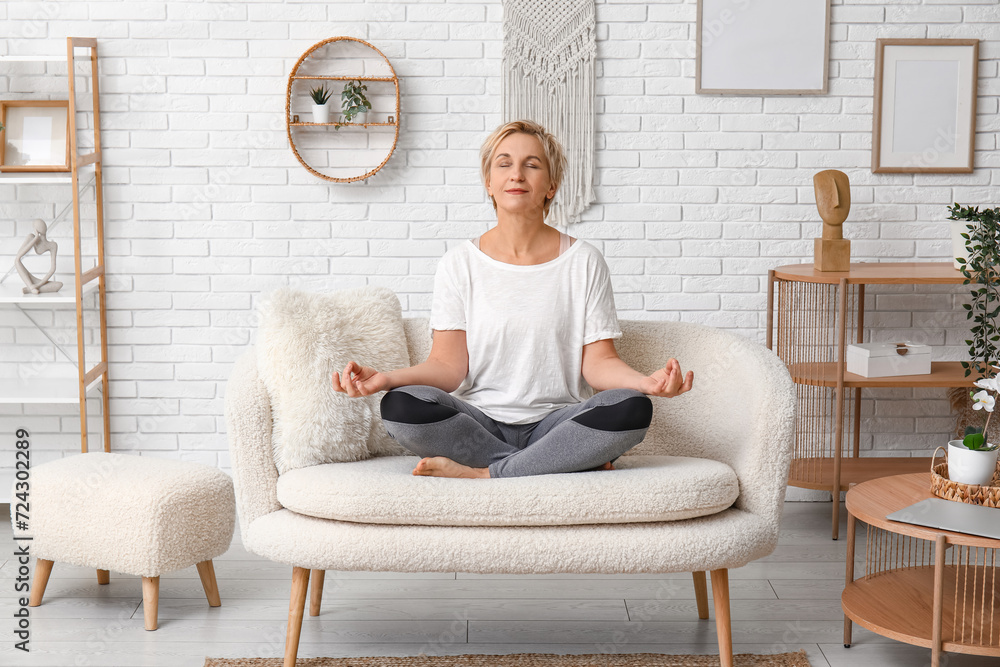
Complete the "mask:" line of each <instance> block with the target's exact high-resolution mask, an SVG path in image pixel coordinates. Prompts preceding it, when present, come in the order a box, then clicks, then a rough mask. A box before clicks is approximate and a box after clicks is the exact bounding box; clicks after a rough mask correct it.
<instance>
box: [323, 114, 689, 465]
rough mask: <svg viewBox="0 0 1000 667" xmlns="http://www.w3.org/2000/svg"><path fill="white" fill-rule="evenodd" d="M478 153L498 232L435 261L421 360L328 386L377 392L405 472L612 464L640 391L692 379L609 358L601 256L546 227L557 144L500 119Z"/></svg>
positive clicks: (652, 392) (638, 412) (613, 331)
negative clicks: (414, 458)
mask: <svg viewBox="0 0 1000 667" xmlns="http://www.w3.org/2000/svg"><path fill="white" fill-rule="evenodd" d="M480 157H481V160H482V176H483V181H484V182H485V185H486V191H487V193H488V194H489V196H490V199H491V201H492V202H493V208H494V209H495V210H496V213H497V224H496V226H495V227H493V228H492V229H490V230H489V231H487V232H486V233H485V234H483V235H482V236H481V237H479V238H478V239H476V240H471V241H468V242H463V243H460V244H459V245H457V246H455V247H454V248H452V249H451V250H449V251H448V252H446V253H445V255H444V257H443V258H442V259H441V261H440V263H439V265H438V268H437V273H436V275H435V277H434V298H433V303H432V306H431V318H430V327H431V330H432V332H433V342H432V347H431V352H430V355H429V356H428V358H427V361H425V362H424V363H422V364H418V365H416V366H412V367H410V368H404V369H401V370H397V371H391V372H386V373H381V372H379V371H377V370H375V369H373V368H370V367H367V366H361V365H358V364H357V363H355V362H353V361H351V362H350V363H348V364H347V366H346V367H345V368H344V371H343V373H334V375H333V386H334V388H335V389H336V390H337V391H340V392H345V393H346V394H347V395H348V396H352V397H354V396H368V395H370V394H373V393H375V392H378V391H382V390H389V391H387V392H386V394H385V396H384V397H383V398H382V402H381V412H382V420H383V422H384V424H385V427H386V430H387V431H388V433H389V435H390V436H392V437H393V438H394V439H395V440H396V441H397V442H399V444H400V445H402V446H403V447H405V448H406V449H407V450H409V451H411V452H413V453H415V454H417V455H418V456H421V457H423V458H421V460H420V462H419V463H418V464H417V466H416V468H415V469H414V470H413V474H414V475H430V476H435V477H469V478H479V477H482V478H486V477H520V476H525V475H539V474H548V473H560V472H575V471H583V470H600V469H606V470H611V469H613V463H614V461H615V460H616V459H617V458H618V457H619V456H621V455H622V454H624V453H625V452H626V451H628V450H629V449H631V448H633V447H635V446H636V445H637V444H639V443H640V442H642V439H643V438H644V437H645V435H646V431H647V429H648V428H649V424H650V421H651V419H652V414H653V405H652V401H650V400H649V398H648V396H668V397H672V396H678V395H680V394H683V393H684V392H686V391H688V390H690V389H691V384H692V382H693V381H694V375H693V373H691V372H690V371H689V372H688V373H687V377H684V376H683V374H682V372H681V368H680V364H678V362H677V360H676V359H670V360H669V361H667V363H666V365H665V367H664V368H662V369H660V370H657V371H656V372H655V373H653V374H652V375H650V376H646V375H643V374H642V373H640V372H638V371H636V370H633V369H632V368H631V367H629V366H628V364H626V363H625V362H624V361H622V360H621V359H620V358H619V357H618V354H617V352H616V351H615V346H614V343H613V339H615V338H619V337H620V336H621V335H622V334H621V331H620V330H619V328H618V317H617V313H616V311H615V302H614V294H613V291H612V287H611V276H610V271H609V270H608V266H607V264H606V263H605V261H604V258H603V257H602V256H601V253H600V252H599V251H598V250H597V248H595V247H594V246H593V245H591V244H590V243H587V242H586V241H582V240H579V239H574V238H572V237H570V236H568V235H566V234H564V233H562V232H560V231H559V230H557V229H555V228H554V227H550V226H548V225H546V224H545V215H546V214H547V213H548V210H549V206H550V205H551V203H552V197H554V196H555V194H556V190H557V189H558V187H559V183H560V180H561V179H562V174H563V170H564V165H565V163H566V158H565V157H564V154H563V150H562V147H561V146H560V145H559V143H558V141H556V139H555V137H553V136H552V135H551V134H549V133H547V132H546V131H545V130H544V129H543V128H542V127H541V126H540V125H538V124H536V123H533V122H530V121H515V122H511V123H507V124H505V125H503V126H501V127H499V128H497V129H496V130H495V131H494V132H493V133H492V134H491V135H490V136H489V137H488V138H487V139H486V142H485V143H484V144H483V146H482V149H481V151H480ZM593 390H596V391H597V392H598V393H594V391H593Z"/></svg>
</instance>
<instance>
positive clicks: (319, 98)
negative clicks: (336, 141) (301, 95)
mask: <svg viewBox="0 0 1000 667" xmlns="http://www.w3.org/2000/svg"><path fill="white" fill-rule="evenodd" d="M330 94H331V93H330V91H329V90H327V89H326V84H320V85H319V86H316V87H315V88H313V89H312V90H310V91H309V97H311V98H312V101H313V108H312V115H313V122H314V123H329V122H330V107H328V106H326V103H327V100H329V99H330Z"/></svg>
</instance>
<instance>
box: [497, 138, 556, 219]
mask: <svg viewBox="0 0 1000 667" xmlns="http://www.w3.org/2000/svg"><path fill="white" fill-rule="evenodd" d="M486 191H487V192H488V193H489V194H490V196H492V197H493V198H494V199H495V200H496V203H497V209H503V210H505V211H508V212H511V213H519V214H532V213H534V212H536V211H537V214H538V216H539V217H542V216H543V215H544V206H545V200H546V199H549V198H551V197H552V196H554V195H555V193H556V188H555V185H553V184H552V181H551V180H550V179H549V163H548V162H547V161H546V159H545V151H544V150H543V149H542V142H540V141H539V140H538V138H537V137H534V136H532V135H530V134H521V133H514V134H511V135H510V136H508V137H507V138H505V139H504V140H503V141H501V142H500V144H499V145H498V146H497V149H496V151H495V152H494V153H493V161H492V162H491V163H490V176H489V179H488V180H487V182H486Z"/></svg>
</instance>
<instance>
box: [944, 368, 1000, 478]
mask: <svg viewBox="0 0 1000 667" xmlns="http://www.w3.org/2000/svg"><path fill="white" fill-rule="evenodd" d="M975 384H976V386H977V387H979V389H980V391H978V392H976V393H973V392H971V391H970V392H969V395H970V396H971V397H972V401H973V406H972V408H973V409H974V410H985V411H986V422H985V423H984V424H983V427H982V428H978V427H975V426H969V427H968V428H966V430H965V437H964V438H963V439H961V440H952V441H950V442H949V443H948V477H949V478H950V479H951V480H952V481H953V482H959V483H960V484H989V483H990V481H991V480H992V479H993V473H994V471H995V470H996V467H997V454H998V451H1000V448H998V447H997V445H995V444H992V443H990V441H989V439H988V438H989V437H990V435H989V428H990V419H991V418H992V417H993V409H994V408H995V407H996V395H997V393H998V392H1000V386H998V384H997V378H996V377H992V378H983V379H981V380H977V381H976V383H975Z"/></svg>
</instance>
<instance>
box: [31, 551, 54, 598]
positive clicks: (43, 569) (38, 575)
mask: <svg viewBox="0 0 1000 667" xmlns="http://www.w3.org/2000/svg"><path fill="white" fill-rule="evenodd" d="M50 574H52V561H50V560H45V559H44V558H36V559H35V578H34V580H33V581H32V582H31V597H30V599H29V600H28V606H29V607H37V606H38V605H40V604H42V596H43V595H45V587H46V586H47V585H48V584H49V575H50Z"/></svg>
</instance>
